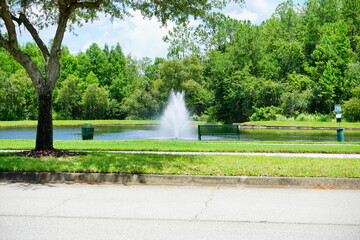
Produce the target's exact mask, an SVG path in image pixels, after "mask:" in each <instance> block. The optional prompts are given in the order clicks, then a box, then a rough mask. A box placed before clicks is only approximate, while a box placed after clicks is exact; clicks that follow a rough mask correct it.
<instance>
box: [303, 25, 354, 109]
mask: <svg viewBox="0 0 360 240" xmlns="http://www.w3.org/2000/svg"><path fill="white" fill-rule="evenodd" d="M346 34H347V25H346V24H345V23H344V22H337V23H330V24H325V25H324V26H323V28H322V36H321V39H320V43H319V44H318V45H316V48H315V50H314V52H313V53H312V54H311V57H312V58H313V59H314V62H315V66H314V67H310V68H309V72H310V73H311V75H312V77H313V79H314V80H317V79H318V84H319V86H320V88H321V92H320V94H319V96H320V97H324V98H325V101H326V102H327V103H334V102H340V101H342V100H344V97H345V96H346V95H345V94H344V92H345V91H346V90H345V89H346V86H345V85H346V83H347V81H344V80H345V79H344V77H345V73H346V70H347V65H348V63H349V62H350V41H349V38H348V37H347V35H346Z"/></svg>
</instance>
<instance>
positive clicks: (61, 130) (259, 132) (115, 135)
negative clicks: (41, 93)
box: [0, 125, 360, 142]
mask: <svg viewBox="0 0 360 240" xmlns="http://www.w3.org/2000/svg"><path fill="white" fill-rule="evenodd" d="M344 135H345V142H360V131H350V130H344ZM35 136H36V128H35V127H16V128H15V127H12V128H0V139H35ZM54 139H55V140H81V127H80V126H55V127H54ZM141 139H147V140H163V139H162V138H161V137H159V135H158V131H157V127H156V126H139V125H137V126H124V125H122V126H95V134H94V140H141ZM181 140H197V128H196V127H194V128H193V135H192V137H191V138H187V139H181ZM203 140H235V137H213V136H204V137H203ZM240 140H241V141H289V142H336V141H337V135H336V130H285V129H240Z"/></svg>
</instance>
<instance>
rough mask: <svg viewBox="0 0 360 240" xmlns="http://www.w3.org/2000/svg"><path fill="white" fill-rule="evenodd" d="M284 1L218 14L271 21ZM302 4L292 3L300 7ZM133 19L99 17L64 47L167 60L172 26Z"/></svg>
mask: <svg viewBox="0 0 360 240" xmlns="http://www.w3.org/2000/svg"><path fill="white" fill-rule="evenodd" d="M283 1H284V0H247V1H246V6H245V7H240V6H239V5H237V4H234V3H230V4H228V6H227V7H226V8H225V9H223V10H222V11H221V12H222V13H224V14H225V15H228V16H230V17H232V18H235V19H238V20H250V21H251V22H252V23H254V24H260V23H261V22H262V21H264V20H266V19H268V18H270V17H271V15H272V14H273V13H274V11H275V9H276V7H277V6H278V5H279V4H280V3H281V2H283ZM304 1H305V0H293V2H294V3H300V4H302V3H303V2H304ZM132 14H133V17H127V18H125V19H124V20H117V19H116V20H114V21H113V22H111V21H110V19H108V18H106V17H101V18H100V19H99V20H96V21H94V22H93V23H87V24H85V25H84V26H83V27H81V28H76V29H75V31H74V32H73V33H71V32H67V33H66V34H65V38H64V41H63V45H65V46H67V47H68V48H69V50H70V52H71V53H72V54H77V53H79V52H81V51H82V52H84V51H86V49H87V48H88V47H89V46H90V45H91V44H93V43H97V44H98V45H99V46H100V48H103V47H104V45H105V44H108V45H109V46H110V47H111V46H115V45H116V44H117V43H119V44H120V46H121V47H122V50H123V52H124V54H125V55H129V54H131V56H132V57H135V58H137V59H140V58H143V57H150V58H152V59H154V58H155V57H164V58H166V54H167V48H168V45H167V43H165V42H164V41H163V40H162V38H163V37H164V36H165V35H166V34H167V32H168V31H169V30H171V29H172V28H173V26H174V23H172V22H169V23H168V26H167V27H161V24H160V23H159V22H157V20H156V19H155V18H153V19H150V20H149V19H143V17H142V16H141V14H140V13H138V12H133V13H132ZM54 31H55V28H51V27H50V28H48V29H45V30H43V31H41V32H40V36H41V37H42V38H43V39H45V42H48V41H49V40H50V39H51V38H52V36H54ZM19 40H20V41H21V42H26V41H31V40H30V37H29V35H28V34H26V33H24V31H22V35H21V37H20V39H19Z"/></svg>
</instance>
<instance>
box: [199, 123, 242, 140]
mask: <svg viewBox="0 0 360 240" xmlns="http://www.w3.org/2000/svg"><path fill="white" fill-rule="evenodd" d="M203 135H211V136H214V135H236V140H240V130H239V125H234V124H223V125H217V124H205V125H198V140H199V141H201V136H203Z"/></svg>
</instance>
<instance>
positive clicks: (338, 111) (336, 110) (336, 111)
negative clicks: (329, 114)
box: [335, 104, 341, 114]
mask: <svg viewBox="0 0 360 240" xmlns="http://www.w3.org/2000/svg"><path fill="white" fill-rule="evenodd" d="M335 113H336V114H341V105H340V104H335Z"/></svg>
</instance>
